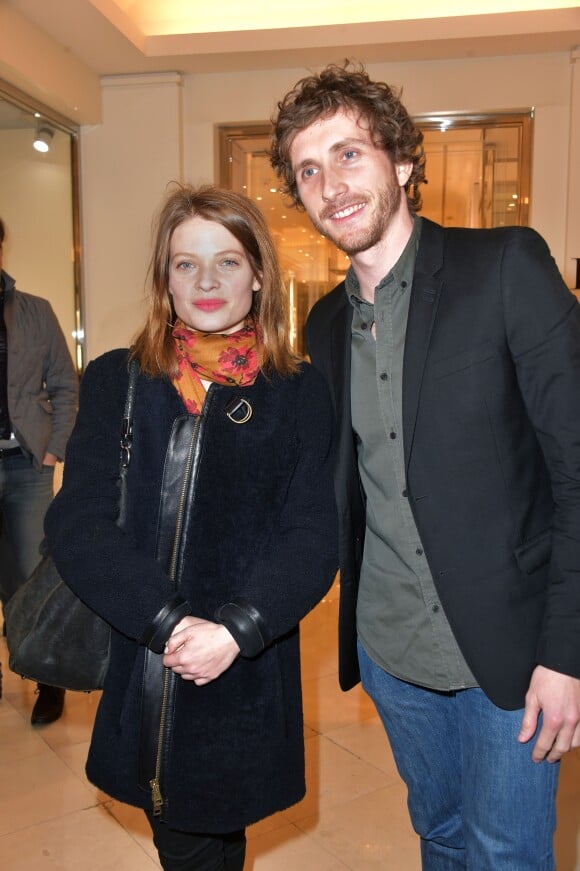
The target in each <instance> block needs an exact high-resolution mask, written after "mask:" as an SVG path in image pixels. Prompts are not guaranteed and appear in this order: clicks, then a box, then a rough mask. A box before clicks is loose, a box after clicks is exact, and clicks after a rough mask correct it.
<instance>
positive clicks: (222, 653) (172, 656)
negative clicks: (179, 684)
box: [163, 617, 240, 686]
mask: <svg viewBox="0 0 580 871" xmlns="http://www.w3.org/2000/svg"><path fill="white" fill-rule="evenodd" d="M239 652H240V648H239V647H238V645H237V643H236V642H235V641H234V639H233V637H232V635H231V634H230V632H229V631H228V630H227V629H226V627H225V626H222V625H221V623H212V622H210V621H209V620H202V619H201V618H200V617H184V618H183V620H180V622H179V623H178V624H177V626H176V627H175V629H174V630H173V632H172V633H171V636H170V638H169V639H168V641H167V644H166V646H165V655H164V656H163V665H165V666H167V668H171V669H173V671H174V672H175V673H176V674H178V675H180V676H181V677H182V678H183V679H184V680H192V681H193V682H194V683H196V684H197V686H203V684H206V683H209V682H210V681H212V680H215V679H216V677H219V676H220V674H223V672H224V671H226V669H228V668H229V667H230V665H231V664H232V662H233V661H234V660H235V659H236V657H237V656H238V654H239Z"/></svg>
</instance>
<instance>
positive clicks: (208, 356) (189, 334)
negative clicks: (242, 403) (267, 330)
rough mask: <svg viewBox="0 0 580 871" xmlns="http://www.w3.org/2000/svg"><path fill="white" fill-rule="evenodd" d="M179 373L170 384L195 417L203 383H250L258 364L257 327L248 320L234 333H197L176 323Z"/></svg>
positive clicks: (174, 336)
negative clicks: (172, 384) (203, 381)
mask: <svg viewBox="0 0 580 871" xmlns="http://www.w3.org/2000/svg"><path fill="white" fill-rule="evenodd" d="M172 335H173V338H174V340H175V348H176V351H177V364H178V367H179V371H178V373H177V375H176V376H175V378H174V379H173V383H174V385H175V387H176V389H177V391H178V392H179V395H180V396H181V398H182V399H183V402H184V404H185V407H186V409H187V410H188V412H189V413H190V414H199V413H200V412H201V408H202V406H203V403H204V399H205V387H204V385H203V383H202V379H203V380H205V381H215V382H217V383H218V384H228V385H230V386H232V387H233V386H235V385H239V386H244V385H246V384H253V383H254V381H255V380H256V378H257V376H258V373H259V371H260V367H261V365H262V349H261V345H262V342H261V334H260V328H259V327H258V326H257V325H256V324H255V323H254V321H253V320H252V319H250V318H248V319H247V320H246V321H245V323H244V325H243V327H241V329H239V330H236V332H235V333H200V332H197V330H191V329H189V327H187V326H186V325H185V324H184V323H183V321H181V320H177V321H176V323H175V326H174V328H173V333H172Z"/></svg>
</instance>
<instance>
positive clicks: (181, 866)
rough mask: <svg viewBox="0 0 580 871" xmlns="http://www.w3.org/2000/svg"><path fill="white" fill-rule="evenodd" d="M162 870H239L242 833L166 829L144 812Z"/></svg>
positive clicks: (243, 852)
mask: <svg viewBox="0 0 580 871" xmlns="http://www.w3.org/2000/svg"><path fill="white" fill-rule="evenodd" d="M146 816H147V819H148V820H149V825H150V826H151V829H152V830H153V843H154V844H155V846H156V848H157V852H158V853H159V861H160V862H161V866H162V868H163V871H243V867H244V859H245V856H246V833H245V830H244V829H242V830H241V831H240V832H227V833H226V834H223V835H203V834H198V833H196V832H178V831H176V830H175V829H170V828H169V827H168V826H167V825H165V823H162V822H160V820H159V819H158V818H157V817H154V816H153V814H151V813H148V812H147V811H146Z"/></svg>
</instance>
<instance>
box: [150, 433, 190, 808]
mask: <svg viewBox="0 0 580 871" xmlns="http://www.w3.org/2000/svg"><path fill="white" fill-rule="evenodd" d="M200 423H201V417H198V418H197V420H196V421H195V424H194V427H193V433H192V436H191V444H190V446H189V453H188V456H187V463H186V465H185V473H184V476H183V481H182V484H181V494H180V497H179V507H178V511H177V520H176V524H175V536H174V538H173V550H172V553H171V562H170V566H169V577H170V578H171V579H172V580H173V581H174V582H175V576H176V573H177V554H178V551H179V541H180V539H181V531H182V529H183V506H184V503H185V495H186V491H187V485H188V483H189V479H190V476H191V470H192V467H193V457H194V448H195V446H196V443H197V436H198V432H199V427H200ZM172 676H173V672H172V671H171V669H170V668H167V667H166V666H164V671H163V690H162V693H163V695H162V701H161V716H160V718H159V736H158V739H157V753H156V756H155V776H154V777H152V778H151V780H150V781H149V786H150V787H151V799H152V802H153V816H154V817H159V816H161V812H162V810H163V795H162V793H161V762H162V755H163V739H164V737H165V727H166V724H167V709H168V707H169V687H170V683H171V678H172Z"/></svg>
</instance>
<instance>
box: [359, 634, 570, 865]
mask: <svg viewBox="0 0 580 871" xmlns="http://www.w3.org/2000/svg"><path fill="white" fill-rule="evenodd" d="M358 648H359V661H360V669H361V676H362V683H363V687H364V689H365V690H366V692H367V693H368V694H369V696H370V697H371V698H372V700H373V702H374V703H375V706H376V708H377V711H378V713H379V716H380V718H381V720H382V722H383V725H384V727H385V729H386V732H387V735H388V737H389V741H390V744H391V749H392V751H393V756H394V758H395V762H396V765H397V768H398V770H399V774H400V775H401V777H402V779H403V780H404V782H405V784H406V785H407V789H408V806H409V813H410V816H411V822H412V824H413V828H414V829H415V831H416V832H417V833H418V835H419V836H420V838H421V858H422V867H423V869H424V871H460V869H461V871H465V869H468V871H554V868H555V863H554V852H553V837H554V831H555V828H556V811H555V800H556V789H557V785H558V774H559V765H558V763H556V764H552V763H548V762H541V763H534V762H532V760H531V750H532V743H533V742H529V743H528V744H523V745H522V744H519V743H518V741H517V735H518V732H519V729H520V724H521V720H522V714H523V712H522V711H504V710H502V709H501V708H498V707H496V706H495V705H494V704H492V702H490V700H489V699H488V698H487V696H486V695H485V693H483V692H482V690H480V689H466V690H460V691H458V692H449V693H442V692H435V691H433V690H427V689H423V688H422V687H418V686H415V685H414V684H409V683H406V682H405V681H401V680H398V679H397V678H394V677H392V676H391V675H389V674H388V673H387V672H385V671H384V669H382V668H381V667H380V666H378V665H377V664H376V663H374V662H373V661H372V660H371V659H370V657H369V656H368V655H367V653H366V652H365V650H364V649H363V647H362V645H361V644H360V642H359V645H358Z"/></svg>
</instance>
